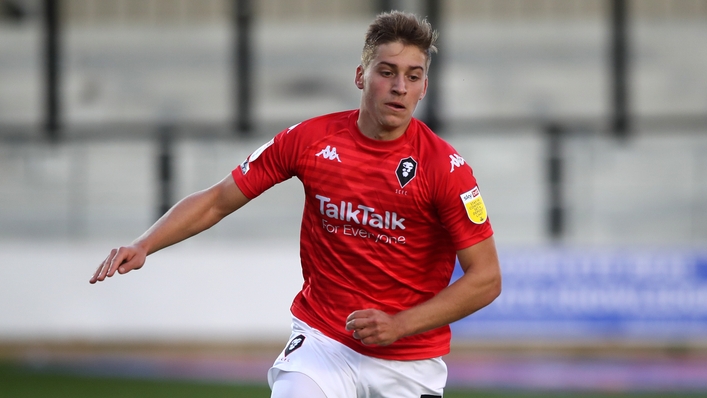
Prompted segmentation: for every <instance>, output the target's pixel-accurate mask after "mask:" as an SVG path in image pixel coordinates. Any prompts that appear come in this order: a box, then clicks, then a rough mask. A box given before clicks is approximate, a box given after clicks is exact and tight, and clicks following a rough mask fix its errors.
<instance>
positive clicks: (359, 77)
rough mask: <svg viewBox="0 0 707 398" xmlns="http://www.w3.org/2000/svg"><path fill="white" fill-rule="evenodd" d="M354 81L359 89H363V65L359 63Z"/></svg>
mask: <svg viewBox="0 0 707 398" xmlns="http://www.w3.org/2000/svg"><path fill="white" fill-rule="evenodd" d="M354 83H355V84H356V87H358V89H359V90H363V66H361V65H359V66H357V67H356V78H355V79H354Z"/></svg>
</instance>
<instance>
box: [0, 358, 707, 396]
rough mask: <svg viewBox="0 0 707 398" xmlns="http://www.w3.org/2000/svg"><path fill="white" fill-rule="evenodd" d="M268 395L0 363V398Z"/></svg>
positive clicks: (245, 388)
mask: <svg viewBox="0 0 707 398" xmlns="http://www.w3.org/2000/svg"><path fill="white" fill-rule="evenodd" d="M269 396H270V390H269V388H268V387H267V386H266V385H258V384H251V385H246V384H236V383H225V382H224V383H215V382H198V381H186V380H163V379H160V380H145V379H127V378H104V377H90V376H81V375H75V374H62V373H56V372H54V373H50V372H39V371H33V370H31V369H27V368H23V367H17V366H12V365H10V364H0V398H48V397H71V398H89V397H91V398H93V397H101V398H119V397H120V398H123V397H124V398H128V397H130V398H140V397H149V398H160V397H165V398H167V397H170V398H187V397H209V398H221V397H223V398H226V397H228V398H246V397H247V398H268V397H269ZM444 396H445V397H446V398H482V397H488V398H511V397H520V398H540V397H550V398H560V397H577V398H600V397H603V398H607V397H613V398H664V397H665V398H668V397H670V398H677V397H690V398H697V397H705V396H706V395H705V393H702V394H698V393H695V394H688V393H685V392H680V393H672V394H671V393H579V392H526V391H505V390H499V391H460V390H448V391H447V392H445V395H444Z"/></svg>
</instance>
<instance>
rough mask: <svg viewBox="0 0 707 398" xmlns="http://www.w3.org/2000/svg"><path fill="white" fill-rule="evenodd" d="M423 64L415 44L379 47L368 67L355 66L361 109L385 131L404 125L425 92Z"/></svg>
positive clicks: (422, 55) (422, 58)
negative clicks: (361, 91) (360, 95)
mask: <svg viewBox="0 0 707 398" xmlns="http://www.w3.org/2000/svg"><path fill="white" fill-rule="evenodd" d="M426 65H427V58H426V57H425V53H423V52H422V51H421V50H420V49H419V48H417V47H415V46H406V45H404V44H402V43H400V42H393V43H387V44H382V45H380V46H378V50H377V51H376V54H375V56H374V58H373V59H372V60H371V63H370V64H369V65H368V67H366V69H365V70H364V69H363V67H362V66H359V67H358V68H357V69H356V86H357V87H358V88H360V89H361V90H363V94H362V99H361V112H362V113H365V114H366V115H367V117H369V118H370V119H371V121H372V122H373V123H375V124H377V125H378V126H379V127H380V128H381V129H382V130H384V131H394V130H396V129H399V128H403V129H404V128H407V125H408V123H409V122H410V118H412V114H413V112H414V111H415V107H417V103H418V102H419V101H420V100H421V99H422V98H423V97H424V96H425V93H426V91H427V70H426ZM403 131H404V130H403ZM401 133H402V132H401Z"/></svg>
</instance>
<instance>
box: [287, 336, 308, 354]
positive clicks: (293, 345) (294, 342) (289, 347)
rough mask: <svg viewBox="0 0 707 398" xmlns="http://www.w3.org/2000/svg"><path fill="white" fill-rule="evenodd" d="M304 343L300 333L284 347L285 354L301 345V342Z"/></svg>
mask: <svg viewBox="0 0 707 398" xmlns="http://www.w3.org/2000/svg"><path fill="white" fill-rule="evenodd" d="M303 343H304V335H303V334H300V335H299V336H297V337H295V338H294V339H292V341H290V344H288V345H287V348H286V349H285V356H288V355H290V354H291V353H292V351H294V350H296V349H298V348H300V347H302V344H303Z"/></svg>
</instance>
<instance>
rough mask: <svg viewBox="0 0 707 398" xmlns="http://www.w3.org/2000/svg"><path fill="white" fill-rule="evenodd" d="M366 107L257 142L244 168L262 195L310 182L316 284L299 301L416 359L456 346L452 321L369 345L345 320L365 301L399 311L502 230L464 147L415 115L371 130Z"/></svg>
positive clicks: (306, 258) (324, 321)
mask: <svg viewBox="0 0 707 398" xmlns="http://www.w3.org/2000/svg"><path fill="white" fill-rule="evenodd" d="M358 113H359V112H358V110H355V111H347V112H340V113H334V114H330V115H325V116H320V117H317V118H314V119H310V120H307V121H305V122H302V123H299V124H296V125H294V126H292V127H290V128H289V129H287V130H285V131H283V132H281V133H280V134H278V135H277V136H275V137H274V138H273V139H272V140H270V141H269V142H268V143H266V144H265V145H263V146H262V147H261V148H259V149H258V150H256V151H255V152H254V153H253V154H252V155H250V156H249V157H248V158H247V159H246V160H245V161H244V162H243V163H242V164H241V165H240V166H239V167H237V168H236V169H234V170H233V172H232V174H233V178H234V180H235V182H236V184H237V185H238V187H239V188H240V189H241V191H243V193H244V194H245V195H246V196H247V197H248V198H251V199H252V198H255V197H256V196H258V195H259V194H261V193H262V192H264V191H265V190H266V189H268V188H270V187H271V186H273V185H274V184H277V183H279V182H282V181H284V180H286V179H288V178H290V177H293V176H295V177H297V178H299V179H300V180H301V181H302V183H303V185H304V192H305V204H304V213H303V217H302V228H301V237H300V241H301V242H300V260H301V264H302V275H303V277H304V284H303V286H302V290H301V291H300V292H299V293H298V295H297V296H296V297H295V299H294V302H293V303H292V307H291V311H292V313H293V315H294V316H296V317H297V318H299V319H301V320H303V321H304V322H306V323H307V324H308V325H310V326H311V327H313V328H315V329H318V330H319V331H321V332H322V333H324V334H325V335H327V336H329V337H331V338H332V339H334V340H337V341H339V342H341V343H342V344H344V345H346V346H348V347H350V348H352V349H353V350H355V351H357V352H359V353H361V354H364V355H369V356H372V357H377V358H384V359H394V360H415V359H426V358H432V357H438V356H442V355H445V354H447V353H448V352H449V343H450V339H451V332H450V328H449V326H444V327H440V328H437V329H433V330H430V331H427V332H425V333H420V334H417V335H413V336H408V337H404V338H401V339H400V340H398V341H396V342H394V343H393V344H391V345H389V346H366V345H363V344H362V343H361V342H360V341H359V340H357V339H354V338H353V336H352V332H351V331H347V330H346V329H345V323H346V317H347V316H348V315H349V314H350V313H351V312H353V311H355V310H361V309H368V308H375V309H379V310H382V311H384V312H386V313H389V314H395V313H397V312H400V311H402V310H405V309H407V308H410V307H413V306H415V305H418V304H420V303H422V302H424V301H427V300H429V299H430V298H432V297H433V296H435V295H436V294H437V293H438V292H439V291H440V290H442V289H444V288H445V287H446V286H447V285H448V284H449V281H450V278H451V275H452V271H453V269H454V264H455V261H456V250H459V249H463V248H466V247H469V246H471V245H474V244H476V243H478V242H480V241H482V240H484V239H486V238H488V237H490V236H491V235H492V234H493V232H492V229H491V225H490V224H489V222H488V220H487V217H486V209H485V208H484V205H483V201H482V199H481V196H480V194H479V190H478V187H477V184H476V179H475V178H474V176H473V173H472V170H471V168H470V167H469V165H468V164H466V162H465V161H464V159H463V158H462V157H461V156H459V154H457V152H456V151H455V150H454V148H452V146H450V145H449V144H448V143H446V142H445V141H444V140H442V139H441V138H439V137H438V136H437V135H435V134H434V133H433V132H432V131H431V130H430V129H429V128H428V127H427V126H425V125H424V124H423V123H422V122H420V121H418V120H416V119H414V118H413V119H412V121H411V122H410V126H409V127H408V128H407V130H406V132H405V134H403V135H402V136H401V137H400V138H398V139H396V140H392V141H377V140H373V139H370V138H368V137H366V136H364V135H363V134H362V133H361V132H360V130H359V129H358V127H357V124H356V121H357V119H358Z"/></svg>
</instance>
